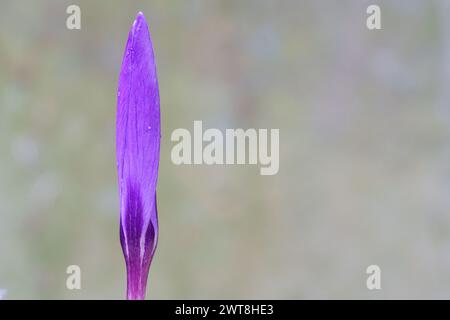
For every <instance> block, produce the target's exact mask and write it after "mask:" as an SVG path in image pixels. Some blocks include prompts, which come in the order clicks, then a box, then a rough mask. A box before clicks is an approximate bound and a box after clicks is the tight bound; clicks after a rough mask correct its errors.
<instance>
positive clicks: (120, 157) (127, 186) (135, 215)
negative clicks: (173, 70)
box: [116, 12, 161, 299]
mask: <svg viewBox="0 0 450 320" xmlns="http://www.w3.org/2000/svg"><path fill="white" fill-rule="evenodd" d="M116 121H117V122H116V153H117V172H118V179H119V197H120V242H121V245H122V250H123V253H124V256H125V262H126V267H127V298H128V299H144V298H145V289H146V284H147V276H148V270H149V268H150V263H151V261H152V258H153V254H154V252H155V249H156V244H157V239H158V216H157V209H156V184H157V180H158V166H159V150H160V139H161V128H160V112H159V91H158V79H157V76H156V65H155V57H154V54H153V48H152V42H151V39H150V33H149V30H148V26H147V22H146V21H145V17H144V15H143V14H142V13H141V12H140V13H138V15H137V17H136V20H135V21H134V23H133V27H132V28H131V30H130V33H129V35H128V41H127V44H126V47H125V53H124V56H123V61H122V69H121V71H120V76H119V88H118V92H117V120H116Z"/></svg>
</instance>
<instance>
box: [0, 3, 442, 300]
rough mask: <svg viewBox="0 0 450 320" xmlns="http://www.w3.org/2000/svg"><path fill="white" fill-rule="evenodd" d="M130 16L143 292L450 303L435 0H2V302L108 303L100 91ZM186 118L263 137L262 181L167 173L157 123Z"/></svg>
mask: <svg viewBox="0 0 450 320" xmlns="http://www.w3.org/2000/svg"><path fill="white" fill-rule="evenodd" d="M372 3H376V4H379V5H380V6H381V10H382V27H383V29H382V30H380V31H369V30H368V29H367V28H366V18H367V14H366V8H367V6H368V5H369V4H372ZM71 4H77V5H79V6H80V7H81V25H82V29H81V30H68V29H66V18H67V17H68V15H67V14H66V8H67V6H69V5H71ZM138 11H143V12H144V13H145V15H146V17H147V20H148V23H149V25H150V30H151V33H152V37H153V42H154V49H155V53H156V58H157V64H158V75H159V84H160V96H161V112H162V121H163V124H162V128H163V139H162V153H161V164H160V174H159V189H158V204H159V218H160V220H159V221H160V238H159V246H158V250H157V253H156V256H155V258H154V262H153V264H152V268H151V271H150V280H149V288H148V298H150V299H160V298H163V299H170V298H192V299H197V298H210V299H216V298H224V299H226V298H243V299H250V298H254V299H258V298H277V299H278V298H284V299H292V298H305V299H309V298H324V299H328V298H333V299H334V298H363V299H376V298H450V214H449V208H450V106H449V101H450V90H449V88H450V87H449V86H450V3H449V2H448V1H447V0H433V1H425V0H404V1H400V0H391V1H382V0H377V1H360V0H353V1H349V0H345V1H317V0H309V1H306V0H302V1H298V0H297V1H274V0H271V1H267V0H247V1H242V0H231V1H230V0H227V1H215V0H213V1H206V0H194V1H181V0H177V1H163V0H158V1H145V2H144V1H106V0H103V1H87V0H86V1H50V0H49V1H44V0H40V1H33V2H31V1H25V0H20V1H1V9H0V288H3V289H6V290H7V295H6V298H7V299H15V298H23V299H82V298H85V299H121V298H123V297H124V296H125V269H124V262H123V257H122V252H121V249H120V244H119V233H118V232H119V226H118V217H119V212H118V208H119V206H118V191H117V185H116V168H115V112H116V89H117V77H118V73H119V70H120V64H121V60H122V54H123V49H124V46H125V42H126V39H127V35H128V31H129V29H130V27H131V24H132V22H133V20H134V18H135V15H136V13H137V12H138ZM194 120H203V125H204V127H205V128H211V127H214V128H220V129H225V128H240V127H242V128H279V129H280V171H279V173H278V174H277V175H275V176H260V175H259V167H258V166H206V165H203V166H186V165H185V166H175V165H174V164H172V162H171V160H170V151H171V148H172V146H173V145H174V143H172V142H171V141H170V134H171V133H172V131H173V130H174V129H176V128H188V129H189V130H192V125H193V121H194ZM72 264H76V265H79V266H80V267H81V270H82V289H81V290H79V291H76V290H75V291H69V290H67V289H66V287H65V283H66V277H67V274H66V268H67V266H68V265H72ZM371 264H377V265H379V266H380V267H381V269H382V290H380V291H376V292H374V291H369V290H368V289H367V288H366V278H367V275H366V273H365V271H366V268H367V266H369V265H371Z"/></svg>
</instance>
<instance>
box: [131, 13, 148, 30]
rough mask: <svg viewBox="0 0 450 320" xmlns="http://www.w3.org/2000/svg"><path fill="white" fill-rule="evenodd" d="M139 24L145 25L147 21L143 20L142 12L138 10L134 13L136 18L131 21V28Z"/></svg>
mask: <svg viewBox="0 0 450 320" xmlns="http://www.w3.org/2000/svg"><path fill="white" fill-rule="evenodd" d="M141 24H144V25H147V21H146V20H145V16H144V13H143V12H142V11H139V12H138V14H137V15H136V19H135V20H134V22H133V29H134V28H136V27H138V26H140V25H141Z"/></svg>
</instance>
